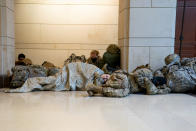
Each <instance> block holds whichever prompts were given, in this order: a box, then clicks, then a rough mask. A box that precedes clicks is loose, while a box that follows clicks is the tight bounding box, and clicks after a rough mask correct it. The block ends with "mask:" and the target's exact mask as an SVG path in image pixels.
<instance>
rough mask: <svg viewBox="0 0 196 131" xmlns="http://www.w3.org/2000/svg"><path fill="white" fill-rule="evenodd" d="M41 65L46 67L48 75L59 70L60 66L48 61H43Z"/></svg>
mask: <svg viewBox="0 0 196 131" xmlns="http://www.w3.org/2000/svg"><path fill="white" fill-rule="evenodd" d="M42 66H43V67H46V68H47V69H48V76H53V75H55V74H57V73H58V72H59V71H60V68H58V67H56V66H55V65H54V64H53V63H51V62H48V61H44V63H43V64H42Z"/></svg>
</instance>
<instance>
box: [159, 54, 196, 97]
mask: <svg viewBox="0 0 196 131" xmlns="http://www.w3.org/2000/svg"><path fill="white" fill-rule="evenodd" d="M165 63H166V66H165V67H163V68H162V69H161V71H162V72H163V74H164V75H165V77H166V79H167V85H168V86H169V87H170V88H171V91H172V92H174V93H186V92H195V90H196V72H195V67H196V58H184V59H182V60H181V62H180V57H179V56H178V55H176V54H171V55H169V56H167V57H166V58H165Z"/></svg>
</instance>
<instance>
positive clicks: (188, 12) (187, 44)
mask: <svg viewBox="0 0 196 131" xmlns="http://www.w3.org/2000/svg"><path fill="white" fill-rule="evenodd" d="M184 1H185V0H178V3H177V16H176V40H175V53H177V54H179V50H180V40H179V38H180V33H181V30H182V16H183V9H184ZM183 29H184V31H183V38H184V39H183V41H182V48H181V56H182V57H196V0H186V6H185V14H184V28H183Z"/></svg>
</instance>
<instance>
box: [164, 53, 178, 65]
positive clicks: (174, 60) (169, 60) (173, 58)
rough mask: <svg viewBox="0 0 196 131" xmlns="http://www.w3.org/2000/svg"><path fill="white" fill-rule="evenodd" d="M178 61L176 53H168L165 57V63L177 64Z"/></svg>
mask: <svg viewBox="0 0 196 131" xmlns="http://www.w3.org/2000/svg"><path fill="white" fill-rule="evenodd" d="M178 63H180V56H179V55H177V54H170V55H168V56H167V57H165V64H166V65H169V64H178Z"/></svg>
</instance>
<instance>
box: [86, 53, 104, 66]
mask: <svg viewBox="0 0 196 131" xmlns="http://www.w3.org/2000/svg"><path fill="white" fill-rule="evenodd" d="M87 63H88V64H93V65H95V66H97V67H99V68H100V69H101V68H102V67H103V60H102V59H101V57H100V56H98V58H97V60H96V61H93V60H92V59H91V58H88V59H87Z"/></svg>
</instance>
